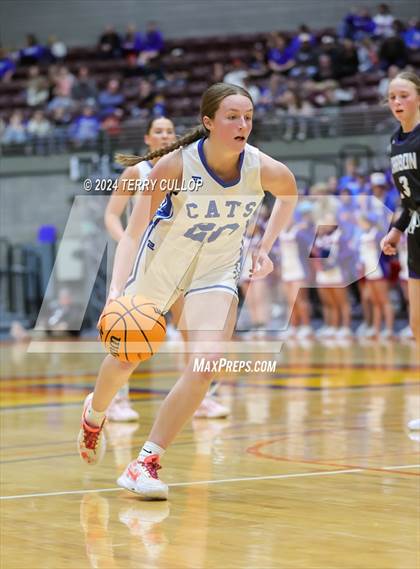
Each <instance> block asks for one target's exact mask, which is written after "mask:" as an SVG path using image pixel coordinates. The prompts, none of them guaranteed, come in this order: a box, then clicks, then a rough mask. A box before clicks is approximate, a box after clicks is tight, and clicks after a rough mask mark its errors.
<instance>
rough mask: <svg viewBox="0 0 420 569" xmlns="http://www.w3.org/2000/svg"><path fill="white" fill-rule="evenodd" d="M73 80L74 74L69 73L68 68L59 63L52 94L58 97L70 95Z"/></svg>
mask: <svg viewBox="0 0 420 569" xmlns="http://www.w3.org/2000/svg"><path fill="white" fill-rule="evenodd" d="M75 80H76V79H75V77H74V75H73V74H72V73H70V71H69V70H68V68H67V67H65V66H64V65H61V66H60V67H59V68H58V71H57V74H56V76H55V78H54V82H55V88H54V94H55V95H56V96H58V97H70V95H71V90H72V88H73V85H74V82H75Z"/></svg>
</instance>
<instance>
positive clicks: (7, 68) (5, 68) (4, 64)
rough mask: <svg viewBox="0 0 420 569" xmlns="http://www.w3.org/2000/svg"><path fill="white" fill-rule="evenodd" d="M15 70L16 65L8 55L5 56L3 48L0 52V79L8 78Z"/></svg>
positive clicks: (5, 79)
mask: <svg viewBox="0 0 420 569" xmlns="http://www.w3.org/2000/svg"><path fill="white" fill-rule="evenodd" d="M15 70H16V65H15V63H14V61H13V60H12V59H10V57H7V55H6V54H5V53H3V50H2V51H1V52H0V80H3V81H7V80H9V79H10V78H11V77H12V75H13V73H14V72H15Z"/></svg>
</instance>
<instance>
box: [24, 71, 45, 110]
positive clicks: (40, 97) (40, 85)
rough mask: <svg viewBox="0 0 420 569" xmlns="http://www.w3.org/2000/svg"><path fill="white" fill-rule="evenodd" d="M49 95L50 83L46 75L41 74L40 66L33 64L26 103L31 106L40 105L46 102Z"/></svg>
mask: <svg viewBox="0 0 420 569" xmlns="http://www.w3.org/2000/svg"><path fill="white" fill-rule="evenodd" d="M48 97H49V83H48V80H47V78H46V77H44V76H43V75H41V74H40V70H39V67H38V66H37V65H33V66H31V67H30V68H29V81H28V87H27V89H26V104H27V105H28V106H29V107H38V106H39V105H42V104H44V103H45V102H46V101H47V100H48Z"/></svg>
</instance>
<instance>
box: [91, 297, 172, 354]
mask: <svg viewBox="0 0 420 569" xmlns="http://www.w3.org/2000/svg"><path fill="white" fill-rule="evenodd" d="M99 333H100V335H101V340H102V342H103V343H104V345H105V349H106V351H107V352H109V353H110V354H111V355H112V356H114V357H115V358H117V359H119V360H120V361H122V362H141V361H145V360H148V359H149V358H150V357H152V356H153V354H155V353H156V352H157V350H158V349H159V346H160V345H161V343H162V342H163V340H164V339H165V334H166V322H165V318H164V316H163V315H162V313H161V312H160V310H159V309H158V308H157V306H156V305H155V304H154V303H153V302H151V301H150V300H147V299H146V298H143V297H141V296H138V295H128V296H120V297H119V298H117V299H116V300H113V301H112V302H110V303H109V304H108V306H107V307H106V308H105V310H104V313H103V314H102V316H101V320H100V323H99Z"/></svg>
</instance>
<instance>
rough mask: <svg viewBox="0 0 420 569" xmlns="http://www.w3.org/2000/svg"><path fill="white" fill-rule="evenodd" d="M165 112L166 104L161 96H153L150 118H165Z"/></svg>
mask: <svg viewBox="0 0 420 569" xmlns="http://www.w3.org/2000/svg"><path fill="white" fill-rule="evenodd" d="M166 114H167V112H166V102H165V97H164V96H163V95H159V94H158V95H155V97H154V99H153V104H152V116H153V117H156V118H158V117H165V116H166Z"/></svg>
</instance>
